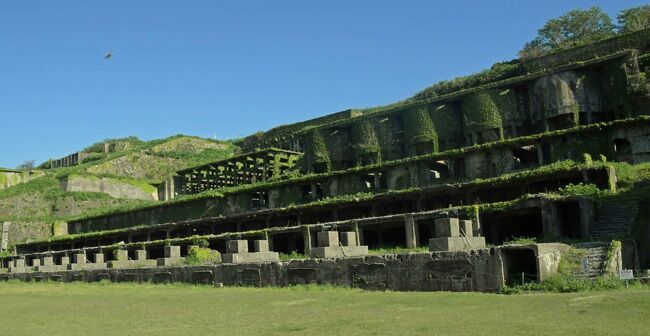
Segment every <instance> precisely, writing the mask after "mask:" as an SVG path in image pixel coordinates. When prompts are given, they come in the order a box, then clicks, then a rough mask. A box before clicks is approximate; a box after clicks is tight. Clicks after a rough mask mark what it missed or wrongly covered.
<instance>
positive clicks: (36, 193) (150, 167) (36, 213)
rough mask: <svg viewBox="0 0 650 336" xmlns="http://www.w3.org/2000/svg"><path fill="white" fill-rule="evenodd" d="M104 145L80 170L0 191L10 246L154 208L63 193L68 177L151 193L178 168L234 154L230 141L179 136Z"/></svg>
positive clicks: (0, 214) (51, 172) (48, 173)
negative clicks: (55, 227)
mask: <svg viewBox="0 0 650 336" xmlns="http://www.w3.org/2000/svg"><path fill="white" fill-rule="evenodd" d="M109 142H111V152H110V153H103V150H104V142H100V143H96V144H93V145H90V146H88V147H86V148H85V149H84V151H86V152H91V153H93V154H92V156H91V157H90V158H88V159H86V160H85V161H84V162H82V163H81V164H80V165H77V166H73V167H64V168H57V169H45V170H43V172H45V175H44V176H42V177H39V178H36V179H33V180H31V181H29V182H26V183H21V184H18V185H15V186H12V187H10V188H6V189H2V190H0V222H2V221H11V222H15V223H17V224H16V231H15V232H13V234H12V233H11V232H10V242H11V243H12V244H14V243H18V242H22V241H25V240H27V239H37V238H44V237H46V236H47V235H49V234H50V233H51V226H52V223H54V222H55V221H68V220H70V219H71V218H74V217H78V216H80V215H92V214H96V213H102V212H106V211H107V209H119V208H123V207H134V206H144V205H151V204H155V203H156V201H143V200H131V199H119V198H113V197H111V196H109V195H107V194H104V193H99V192H65V191H64V190H63V189H62V188H61V186H60V183H61V180H62V179H63V178H65V177H67V176H72V175H75V176H84V177H88V178H96V177H110V178H112V181H117V182H121V183H126V184H130V185H133V186H136V187H138V188H140V189H143V190H145V191H147V192H155V190H156V189H155V187H154V186H152V185H151V183H156V182H160V181H162V180H163V179H165V178H167V177H168V176H169V175H170V174H173V173H174V172H175V171H177V170H180V169H183V168H187V167H191V166H195V165H199V164H203V163H207V162H212V161H216V160H221V159H224V158H227V157H230V156H232V155H233V154H234V153H235V152H236V151H237V150H238V147H237V146H235V145H233V144H232V143H230V142H226V141H215V140H210V139H202V138H197V137H190V136H183V135H177V136H173V137H170V138H167V139H161V140H154V141H149V142H144V141H140V140H138V139H137V138H134V137H130V138H125V139H111V140H109ZM71 152H72V151H71Z"/></svg>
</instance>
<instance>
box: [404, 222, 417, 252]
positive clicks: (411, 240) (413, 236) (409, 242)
mask: <svg viewBox="0 0 650 336" xmlns="http://www.w3.org/2000/svg"><path fill="white" fill-rule="evenodd" d="M404 229H405V231H406V247H407V248H416V247H418V236H419V235H418V226H417V224H416V223H415V219H414V218H413V215H404Z"/></svg>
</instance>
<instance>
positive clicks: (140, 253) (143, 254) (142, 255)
mask: <svg viewBox="0 0 650 336" xmlns="http://www.w3.org/2000/svg"><path fill="white" fill-rule="evenodd" d="M135 259H136V260H147V250H136V251H135Z"/></svg>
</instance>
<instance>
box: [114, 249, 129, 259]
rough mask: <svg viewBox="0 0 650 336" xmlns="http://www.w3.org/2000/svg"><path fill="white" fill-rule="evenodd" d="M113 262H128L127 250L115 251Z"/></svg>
mask: <svg viewBox="0 0 650 336" xmlns="http://www.w3.org/2000/svg"><path fill="white" fill-rule="evenodd" d="M115 260H118V261H126V260H129V251H127V250H117V251H116V253H115Z"/></svg>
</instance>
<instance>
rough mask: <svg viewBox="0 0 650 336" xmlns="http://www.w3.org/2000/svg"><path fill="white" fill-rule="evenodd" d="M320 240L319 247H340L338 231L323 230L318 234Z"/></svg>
mask: <svg viewBox="0 0 650 336" xmlns="http://www.w3.org/2000/svg"><path fill="white" fill-rule="evenodd" d="M316 238H317V240H318V247H338V246H339V233H338V231H321V232H318V233H317V234H316Z"/></svg>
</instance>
